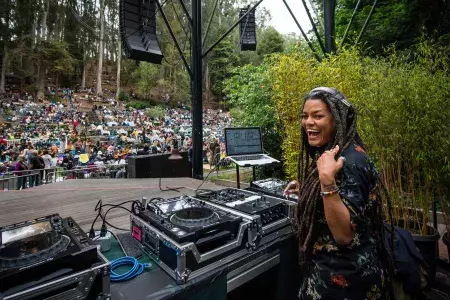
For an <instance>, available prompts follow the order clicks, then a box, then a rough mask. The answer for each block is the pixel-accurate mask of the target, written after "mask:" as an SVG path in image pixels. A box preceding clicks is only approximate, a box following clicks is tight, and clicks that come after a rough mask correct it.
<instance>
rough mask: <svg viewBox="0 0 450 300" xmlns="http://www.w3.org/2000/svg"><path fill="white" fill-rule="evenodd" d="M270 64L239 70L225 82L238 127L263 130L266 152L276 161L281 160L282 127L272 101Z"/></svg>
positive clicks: (250, 66)
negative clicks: (255, 127) (280, 130)
mask: <svg viewBox="0 0 450 300" xmlns="http://www.w3.org/2000/svg"><path fill="white" fill-rule="evenodd" d="M270 65H271V63H270V61H269V60H266V61H265V63H263V64H261V65H259V66H252V65H245V66H243V67H241V68H236V69H235V70H234V71H233V73H232V74H233V75H232V76H231V77H230V78H228V79H227V80H225V82H224V86H225V88H224V94H225V95H226V96H227V99H228V104H229V105H230V106H231V107H232V108H231V110H230V113H231V115H232V116H233V118H234V119H235V120H234V124H235V125H237V126H259V127H261V130H262V132H263V138H264V140H263V143H264V148H265V150H266V151H268V152H269V153H270V154H271V155H272V156H273V157H276V158H281V155H282V153H281V147H280V145H281V143H282V140H281V136H280V134H279V123H278V119H277V117H276V111H275V107H274V103H273V101H272V81H271V78H270V76H271V75H270V69H271V68H270Z"/></svg>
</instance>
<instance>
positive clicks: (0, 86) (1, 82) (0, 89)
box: [0, 41, 8, 94]
mask: <svg viewBox="0 0 450 300" xmlns="http://www.w3.org/2000/svg"><path fill="white" fill-rule="evenodd" d="M7 51H8V47H7V46H6V41H5V45H4V47H3V62H2V75H1V77H0V94H1V93H5V92H6V90H5V82H6V62H7V55H8V52H7Z"/></svg>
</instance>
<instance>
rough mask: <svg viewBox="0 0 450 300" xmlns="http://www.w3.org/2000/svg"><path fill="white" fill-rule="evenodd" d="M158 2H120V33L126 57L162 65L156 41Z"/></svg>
mask: <svg viewBox="0 0 450 300" xmlns="http://www.w3.org/2000/svg"><path fill="white" fill-rule="evenodd" d="M155 1H157V0H120V7H119V9H120V14H119V16H120V33H121V38H122V44H123V48H124V52H125V55H126V56H127V57H128V58H129V59H134V60H136V61H147V62H151V63H154V64H160V63H161V61H162V59H163V55H162V53H161V49H160V48H159V45H158V41H157V40H156V2H155Z"/></svg>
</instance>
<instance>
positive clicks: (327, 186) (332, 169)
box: [317, 146, 354, 245]
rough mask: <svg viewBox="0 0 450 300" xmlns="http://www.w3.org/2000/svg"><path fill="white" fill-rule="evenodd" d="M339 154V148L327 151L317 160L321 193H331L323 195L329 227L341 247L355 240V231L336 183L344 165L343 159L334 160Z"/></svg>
mask: <svg viewBox="0 0 450 300" xmlns="http://www.w3.org/2000/svg"><path fill="white" fill-rule="evenodd" d="M338 152H339V146H336V147H335V148H334V149H332V150H329V151H325V153H323V154H322V155H321V157H320V158H319V159H318V160H317V168H318V171H319V180H320V186H321V191H322V192H326V193H329V194H328V195H327V194H323V196H322V199H323V206H324V211H325V219H326V220H327V224H328V227H329V228H330V231H331V234H332V235H333V238H334V240H335V241H336V243H338V244H339V245H347V244H349V243H350V242H351V241H352V239H353V235H354V230H353V229H352V225H351V222H350V212H349V210H348V208H347V207H346V206H345V204H344V203H343V202H342V199H341V196H340V195H339V192H338V191H339V190H338V187H337V185H336V182H335V176H336V174H337V173H338V172H339V171H340V170H341V168H342V166H343V165H344V158H343V157H341V158H339V159H338V160H337V161H336V160H335V158H334V157H335V155H336V154H337V153H338Z"/></svg>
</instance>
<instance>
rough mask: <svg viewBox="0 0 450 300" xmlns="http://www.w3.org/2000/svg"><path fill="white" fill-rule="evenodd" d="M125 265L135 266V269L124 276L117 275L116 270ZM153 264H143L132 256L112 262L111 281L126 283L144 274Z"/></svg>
mask: <svg viewBox="0 0 450 300" xmlns="http://www.w3.org/2000/svg"><path fill="white" fill-rule="evenodd" d="M123 265H133V267H132V268H131V269H130V270H128V271H127V272H125V273H123V274H117V273H116V272H114V269H115V268H117V267H120V266H123ZM151 266H152V264H151V263H144V264H141V263H140V262H138V260H137V259H136V258H134V257H131V256H124V257H120V258H118V259H115V260H113V261H112V262H111V281H125V280H130V279H133V278H134V277H136V276H138V275H140V274H141V273H142V272H144V268H146V267H151Z"/></svg>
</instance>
